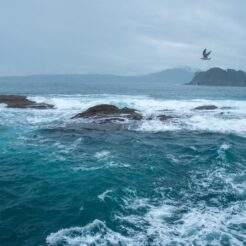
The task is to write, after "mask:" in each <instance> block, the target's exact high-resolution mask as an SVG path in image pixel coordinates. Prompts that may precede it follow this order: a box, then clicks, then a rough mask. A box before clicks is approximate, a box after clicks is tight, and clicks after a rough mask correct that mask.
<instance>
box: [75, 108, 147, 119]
mask: <svg viewBox="0 0 246 246" xmlns="http://www.w3.org/2000/svg"><path fill="white" fill-rule="evenodd" d="M103 117H112V118H111V119H107V120H106V121H105V122H106V123H109V122H112V121H122V118H120V117H123V118H127V119H130V120H141V119H142V118H143V117H142V115H141V114H139V113H138V112H137V111H136V110H135V109H132V108H127V107H125V108H118V107H116V106H114V105H110V104H100V105H97V106H94V107H91V108H88V109H87V110H86V111H84V112H82V113H79V114H77V115H75V116H74V117H72V119H77V118H103Z"/></svg>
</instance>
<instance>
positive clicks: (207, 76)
mask: <svg viewBox="0 0 246 246" xmlns="http://www.w3.org/2000/svg"><path fill="white" fill-rule="evenodd" d="M188 85H206V86H241V87H244V86H246V73H245V72H244V71H241V70H240V71H236V70H234V69H227V70H224V69H221V68H211V69H209V70H207V71H205V72H196V73H195V75H194V77H193V79H192V80H191V82H189V83H188Z"/></svg>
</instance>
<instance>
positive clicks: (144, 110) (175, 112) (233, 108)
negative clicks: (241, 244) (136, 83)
mask: <svg viewBox="0 0 246 246" xmlns="http://www.w3.org/2000/svg"><path fill="white" fill-rule="evenodd" d="M30 99H31V100H35V101H37V102H45V103H50V104H54V105H55V109H54V110H28V109H23V110H22V111H21V114H18V112H20V110H18V109H6V108H2V107H1V108H0V110H1V113H4V114H7V115H6V117H4V118H3V119H1V122H2V124H5V123H6V124H7V122H6V121H7V119H8V120H9V119H10V118H11V115H10V114H15V113H16V114H17V115H18V117H21V118H20V122H23V124H26V123H27V124H30V125H32V126H37V125H40V124H42V125H44V124H46V123H47V124H50V123H52V122H54V124H55V122H57V121H63V122H70V121H69V120H70V118H71V117H72V116H74V115H75V114H77V113H80V112H82V111H84V110H86V109H88V108H89V107H92V106H95V105H98V104H113V105H116V106H118V107H131V108H134V109H137V110H138V111H139V112H140V113H141V114H142V115H143V116H144V118H147V117H149V116H151V117H152V118H153V120H143V121H141V122H138V125H137V126H136V125H131V123H130V127H129V129H130V130H137V131H143V132H166V131H179V130H189V131H205V132H218V133H226V134H236V135H240V136H243V137H245V136H246V101H240V100H207V99H183V100H166V99H159V98H152V97H148V96H128V95H71V96H69V95H60V96H59V95H53V96H45V97H44V96H42V97H40V96H39V97H30ZM202 105H215V106H217V107H218V109H216V110H209V111H206V110H194V108H195V107H198V106H202ZM23 112H24V114H23ZM8 114H9V117H8ZM161 114H165V115H171V116H174V117H175V118H173V119H169V120H167V121H163V122H162V121H160V120H158V118H156V116H157V115H161ZM16 118H17V117H14V119H15V121H16V120H17V119H16ZM12 119H13V118H12Z"/></svg>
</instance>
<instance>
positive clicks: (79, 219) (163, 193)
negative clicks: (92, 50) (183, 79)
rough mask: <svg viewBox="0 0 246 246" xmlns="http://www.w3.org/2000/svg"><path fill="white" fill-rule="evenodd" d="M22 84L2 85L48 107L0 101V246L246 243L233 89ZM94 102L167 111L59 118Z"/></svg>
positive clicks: (238, 115) (241, 98)
mask: <svg viewBox="0 0 246 246" xmlns="http://www.w3.org/2000/svg"><path fill="white" fill-rule="evenodd" d="M21 89H22V90H20V88H19V89H18V90H17V89H16V91H14V89H13V90H12V91H11V92H10V91H6V90H2V93H12V94H18V93H21V94H28V96H29V98H30V99H33V100H36V101H38V102H47V103H52V104H54V105H55V106H56V109H54V110H33V109H9V108H6V107H4V105H1V108H0V232H1V233H0V245H4V246H5V245H7V246H8V245H11V246H12V245H13V246H14V245H16V246H17V245H18V246H19V245H44V246H46V245H48V246H53V245H54V246H60V245H62V246H65V245H73V246H75V245H76V246H77V245H134V246H135V245H245V244H246V151H245V150H246V100H245V99H246V90H245V89H244V88H206V87H201V88H200V87H199V88H197V87H188V86H187V87H183V86H180V87H179V86H177V85H176V86H174V87H172V86H169V87H168V88H167V87H165V86H157V87H156V88H154V89H153V90H150V89H149V88H147V89H145V90H144V89H141V90H140V91H139V92H138V90H137V89H134V88H133V89H132V90H124V91H123V92H124V93H122V91H121V93H118V91H117V90H114V89H113V88H110V89H107V90H106V89H105V90H103V89H102V90H101V91H100V93H98V91H91V90H88V89H87V90H83V88H81V89H78V90H75V91H73V92H71V91H69V93H60V91H59V93H58V94H57V93H54V91H53V92H52V94H51V93H48V89H47V91H42V90H41V91H38V90H33V91H32V89H30V88H28V89H27V88H26V89H23V88H21ZM61 92H64V91H61ZM65 92H66V91H65ZM95 92H97V93H95ZM101 103H109V104H114V105H116V106H119V107H125V106H127V107H132V108H135V109H137V110H139V111H140V112H141V114H142V115H143V116H144V119H145V118H148V117H149V116H152V117H153V116H155V115H157V114H160V112H161V113H165V114H169V115H173V116H175V118H173V119H171V120H169V121H166V122H161V121H159V120H158V119H157V118H155V117H153V120H143V121H141V122H137V123H134V124H131V122H129V125H128V128H127V129H125V128H124V129H111V130H105V129H97V130H91V129H84V128H82V127H80V126H81V124H82V123H83V122H81V121H80V120H78V121H72V120H71V119H70V118H71V117H72V116H74V115H75V114H76V113H78V112H81V111H83V110H86V109H87V108H88V107H91V106H94V105H97V104H101ZM209 104H212V105H216V106H217V107H218V109H216V110H213V111H208V112H207V111H194V110H193V109H194V108H195V107H197V106H201V105H209Z"/></svg>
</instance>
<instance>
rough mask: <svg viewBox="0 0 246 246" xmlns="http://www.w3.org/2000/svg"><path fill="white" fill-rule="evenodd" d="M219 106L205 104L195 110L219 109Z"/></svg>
mask: <svg viewBox="0 0 246 246" xmlns="http://www.w3.org/2000/svg"><path fill="white" fill-rule="evenodd" d="M217 108H218V107H216V106H215V105H203V106H199V107H196V108H194V110H214V109H217Z"/></svg>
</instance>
